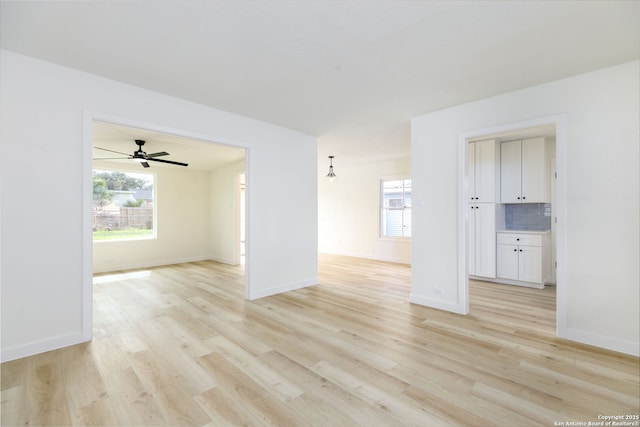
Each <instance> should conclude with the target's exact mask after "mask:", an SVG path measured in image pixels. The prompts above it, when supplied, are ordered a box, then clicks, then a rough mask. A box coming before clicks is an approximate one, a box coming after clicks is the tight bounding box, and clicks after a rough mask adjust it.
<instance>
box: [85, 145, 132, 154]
mask: <svg viewBox="0 0 640 427" xmlns="http://www.w3.org/2000/svg"><path fill="white" fill-rule="evenodd" d="M93 148H95V149H97V150H102V151H110V152H112V153H116V154H122V155H123V156H130V155H131V154H129V153H121V152H120V151H113V150H108V149H106V148H100V147H93Z"/></svg>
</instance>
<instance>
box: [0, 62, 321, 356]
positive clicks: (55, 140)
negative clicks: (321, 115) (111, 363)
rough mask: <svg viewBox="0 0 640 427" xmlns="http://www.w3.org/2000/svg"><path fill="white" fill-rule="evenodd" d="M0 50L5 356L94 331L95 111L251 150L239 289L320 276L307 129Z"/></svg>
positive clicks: (268, 290)
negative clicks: (244, 280)
mask: <svg viewBox="0 0 640 427" xmlns="http://www.w3.org/2000/svg"><path fill="white" fill-rule="evenodd" d="M0 56H1V57H0V67H1V68H0V85H1V87H2V91H1V94H0V113H1V117H2V129H1V131H0V132H1V133H0V135H1V137H2V155H1V156H0V162H1V174H2V175H1V182H2V191H1V199H0V200H1V204H2V218H1V221H2V222H1V226H2V227H1V229H2V242H1V250H0V255H1V259H0V265H1V268H2V271H1V274H0V280H1V290H2V306H1V308H2V354H1V357H2V360H10V359H14V358H18V357H22V356H26V355H29V354H34V353H38V352H41V351H46V350H51V349H54V348H57V347H61V346H65V345H70V344H74V343H78V342H82V341H86V340H88V339H90V338H91V307H90V305H91V286H90V282H91V270H92V266H91V251H92V242H91V227H90V218H89V220H87V218H88V215H89V212H90V206H91V185H90V171H91V160H90V157H91V154H90V152H91V149H90V148H91V144H92V141H91V129H90V128H91V119H94V118H101V119H106V118H110V117H113V118H118V119H121V120H119V122H120V124H125V125H133V124H134V123H135V124H136V125H138V127H140V126H139V125H140V124H148V126H147V127H149V128H151V129H152V130H156V131H164V132H169V133H176V134H180V135H182V136H187V137H192V138H196V139H200V140H205V141H212V142H220V143H223V144H228V145H234V146H238V147H246V148H248V158H249V166H248V169H247V188H248V191H247V196H248V203H247V209H248V215H247V216H248V221H249V225H248V228H249V230H248V233H247V238H248V245H247V247H248V251H249V253H248V256H247V266H246V272H247V277H248V280H249V291H248V292H247V297H248V298H251V299H252V298H258V297H261V296H266V295H270V294H273V293H277V292H282V291H286V290H289V289H294V288H297V287H303V286H307V285H311V284H315V283H317V225H316V223H317V177H316V162H317V159H316V139H315V138H314V137H311V136H308V135H304V134H301V133H299V132H295V131H291V130H288V129H284V128H282V127H279V126H274V125H270V124H268V123H263V122H259V121H256V120H252V119H248V118H245V117H241V116H238V115H234V114H230V113H226V112H223V111H219V110H215V109H212V108H208V107H204V106H202V105H198V104H195V103H191V102H186V101H183V100H180V99H176V98H172V97H169V96H165V95H162V94H159V93H155V92H151V91H147V90H143V89H140V88H136V87H133V86H129V85H125V84H122V83H119V82H115V81H112V80H107V79H104V78H101V77H98V76H94V75H90V74H86V73H82V72H79V71H75V70H72V69H69V68H66V67H61V66H57V65H54V64H50V63H46V62H43V61H39V60H35V59H33V58H29V57H25V56H22V55H17V54H15V53H12V52H9V51H5V50H2V51H0ZM187 77H188V76H187ZM108 121H114V120H108ZM283 165H285V166H283ZM291 177H295V180H294V181H292V180H291ZM284 184H288V185H289V187H290V188H291V190H292V191H293V192H294V193H295V194H299V197H298V200H297V203H293V204H292V203H289V202H290V196H289V194H290V193H289V192H283V191H281V189H282V185H284ZM44 212H46V215H43V213H44ZM87 224H89V225H87ZM285 229H286V230H289V232H288V233H283V232H282V230H285Z"/></svg>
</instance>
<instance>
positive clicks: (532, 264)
mask: <svg viewBox="0 0 640 427" xmlns="http://www.w3.org/2000/svg"><path fill="white" fill-rule="evenodd" d="M518 275H519V280H522V281H525V282H535V283H542V248H541V247H538V246H519V247H518Z"/></svg>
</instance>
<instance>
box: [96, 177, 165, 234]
mask: <svg viewBox="0 0 640 427" xmlns="http://www.w3.org/2000/svg"><path fill="white" fill-rule="evenodd" d="M93 172H120V173H124V174H133V175H149V176H151V177H152V179H153V182H152V195H153V201H152V202H153V204H152V221H153V228H152V233H151V235H149V236H144V237H127V238H120V239H103V240H95V239H94V238H93V233H92V239H91V241H92V243H122V242H137V241H141V240H156V239H157V238H158V209H157V207H158V198H157V194H158V193H157V191H158V189H157V187H158V185H157V184H158V174H157V172H155V171H154V172H152V171H148V172H147V171H137V170H136V171H134V170H132V169H128V168H118V167H112V166H106V167H92V168H91V176H93ZM93 209H94V208H93V206H92V210H91V211H92V212H93V211H94V210H93Z"/></svg>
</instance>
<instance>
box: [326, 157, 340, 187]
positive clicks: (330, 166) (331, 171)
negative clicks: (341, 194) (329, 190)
mask: <svg viewBox="0 0 640 427" xmlns="http://www.w3.org/2000/svg"><path fill="white" fill-rule="evenodd" d="M333 157H334V156H329V173H328V174H327V179H328V180H329V182H333V181H335V179H336V178H337V177H338V175H336V174H335V173H333Z"/></svg>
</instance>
